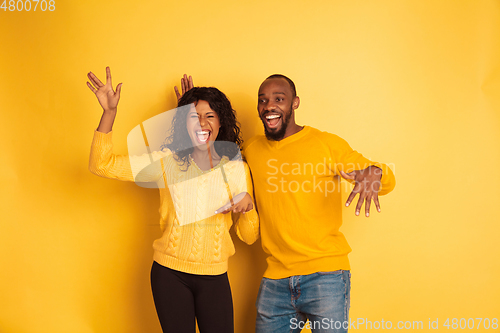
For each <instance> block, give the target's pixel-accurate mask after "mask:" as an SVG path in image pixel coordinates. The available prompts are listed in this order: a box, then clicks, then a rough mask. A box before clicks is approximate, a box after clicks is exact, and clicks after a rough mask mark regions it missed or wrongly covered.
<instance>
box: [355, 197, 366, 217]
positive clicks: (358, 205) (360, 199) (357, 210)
mask: <svg viewBox="0 0 500 333" xmlns="http://www.w3.org/2000/svg"><path fill="white" fill-rule="evenodd" d="M365 198H366V195H365V194H364V193H363V192H362V193H360V194H359V198H358V203H357V205H356V212H355V214H356V216H359V212H360V211H361V206H363V202H364V201H365Z"/></svg>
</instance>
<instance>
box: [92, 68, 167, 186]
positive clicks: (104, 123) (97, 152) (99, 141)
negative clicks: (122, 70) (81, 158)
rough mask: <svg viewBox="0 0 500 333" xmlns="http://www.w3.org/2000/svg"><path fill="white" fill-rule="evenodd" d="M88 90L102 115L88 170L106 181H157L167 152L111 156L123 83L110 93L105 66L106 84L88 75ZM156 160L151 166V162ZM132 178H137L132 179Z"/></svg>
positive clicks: (107, 72) (107, 71)
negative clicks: (106, 179) (107, 179)
mask: <svg viewBox="0 0 500 333" xmlns="http://www.w3.org/2000/svg"><path fill="white" fill-rule="evenodd" d="M87 77H88V78H89V80H90V82H87V86H88V87H89V89H90V90H91V91H92V92H93V93H94V94H95V95H96V97H97V100H98V101H99V104H100V105H101V107H102V109H103V114H102V117H101V121H100V122H99V126H98V127H97V130H96V131H95V133H94V139H93V140H92V147H91V151H90V160H89V169H90V171H91V172H92V173H94V174H96V175H98V176H101V177H106V178H112V179H119V180H125V181H136V182H156V181H157V180H158V179H160V177H161V174H162V170H161V163H160V161H159V160H160V159H161V158H163V157H164V156H167V155H168V154H169V151H161V152H153V153H152V154H151V156H150V155H149V154H144V155H141V156H124V155H115V154H113V142H112V132H111V130H112V128H113V123H114V121H115V117H116V113H117V106H118V101H119V100H120V92H121V86H122V84H121V83H120V84H118V86H117V87H116V91H113V87H112V84H111V71H110V69H109V67H106V84H103V83H102V82H101V81H100V80H99V79H98V78H97V76H95V75H94V74H93V73H92V72H90V73H88V74H87ZM152 160H153V161H155V163H152V162H151V161H152ZM134 175H135V176H136V178H135V179H134Z"/></svg>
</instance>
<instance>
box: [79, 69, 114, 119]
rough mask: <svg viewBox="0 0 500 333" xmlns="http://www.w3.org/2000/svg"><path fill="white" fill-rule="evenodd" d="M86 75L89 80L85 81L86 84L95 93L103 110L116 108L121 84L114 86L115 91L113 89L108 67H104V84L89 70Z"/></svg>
mask: <svg viewBox="0 0 500 333" xmlns="http://www.w3.org/2000/svg"><path fill="white" fill-rule="evenodd" d="M87 77H88V78H89V80H90V82H87V86H88V87H89V88H90V90H91V91H92V92H93V93H94V94H95V95H96V97H97V100H98V101H99V104H101V106H102V108H103V109H104V111H111V110H113V111H114V110H116V107H117V106H118V101H119V100H120V91H121V89H122V84H121V83H120V84H118V86H116V91H114V90H113V85H112V83H111V70H110V69H109V67H106V84H103V83H102V82H101V80H99V79H98V78H97V76H95V75H94V73H92V72H89V73H88V74H87Z"/></svg>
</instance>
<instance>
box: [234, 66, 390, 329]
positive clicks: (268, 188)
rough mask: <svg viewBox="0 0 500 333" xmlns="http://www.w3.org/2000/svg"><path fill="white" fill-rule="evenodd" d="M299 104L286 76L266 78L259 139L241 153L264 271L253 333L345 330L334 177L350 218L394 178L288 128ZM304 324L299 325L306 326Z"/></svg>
mask: <svg viewBox="0 0 500 333" xmlns="http://www.w3.org/2000/svg"><path fill="white" fill-rule="evenodd" d="M299 104H300V99H299V97H298V96H297V94H296V90H295V85H294V83H293V82H292V80H290V79H289V78H287V77H286V76H283V75H271V76H270V77H268V78H267V79H266V80H265V81H264V82H263V83H262V84H261V86H260V88H259V95H258V106H257V109H258V112H259V117H260V119H261V120H262V123H263V124H264V131H265V136H257V137H254V138H252V139H250V140H249V141H248V142H246V144H245V145H244V148H243V155H244V156H245V158H246V159H247V162H248V165H249V166H250V170H251V172H252V177H253V181H254V191H255V199H256V206H257V209H258V212H259V215H260V220H261V237H262V247H263V249H264V251H265V252H266V253H267V254H268V255H269V256H268V258H267V263H268V267H267V270H266V271H265V273H264V277H263V279H262V282H261V285H260V289H259V294H258V297H257V303H256V305H257V321H256V332H259V333H264V332H265V333H270V332H300V331H301V329H302V328H303V327H309V328H311V330H312V331H313V332H346V331H347V328H348V320H349V319H348V312H349V299H350V272H349V269H350V267H349V261H348V258H347V254H348V253H349V252H350V251H351V249H350V247H349V245H348V244H347V241H346V240H345V238H344V236H343V235H342V233H341V232H340V231H339V227H340V226H341V224H342V204H341V191H340V179H339V175H340V176H342V177H344V178H346V179H347V180H349V181H351V182H352V181H354V182H355V187H354V190H353V191H352V193H351V194H350V196H349V197H348V199H347V202H346V205H347V206H349V205H350V203H351V202H352V201H353V199H354V197H355V196H356V195H357V194H359V200H358V203H357V205H356V209H355V213H356V215H359V213H360V211H361V207H362V204H363V203H365V215H366V216H369V214H370V207H371V201H372V200H373V202H374V203H375V206H376V208H377V210H378V211H380V204H379V201H378V195H379V194H386V193H388V192H390V191H391V190H392V189H393V188H394V185H395V179H394V175H393V174H392V172H391V170H390V169H389V168H387V167H386V166H385V165H382V164H378V163H373V162H371V161H369V160H367V159H365V158H364V157H363V156H362V155H361V154H359V153H357V152H355V151H353V150H352V149H351V148H350V147H349V145H348V144H347V142H345V141H344V140H343V139H341V138H339V137H338V136H336V135H333V134H330V133H326V132H320V131H319V130H317V129H314V128H311V127H308V126H299V125H298V124H297V123H296V122H295V110H296V109H297V108H298V107H299ZM307 319H309V323H308V324H307V325H306V324H305V323H306V320H307Z"/></svg>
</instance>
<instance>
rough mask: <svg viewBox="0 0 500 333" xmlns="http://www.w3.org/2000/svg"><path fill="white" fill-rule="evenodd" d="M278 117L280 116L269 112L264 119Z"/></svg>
mask: <svg viewBox="0 0 500 333" xmlns="http://www.w3.org/2000/svg"><path fill="white" fill-rule="evenodd" d="M279 117H280V115H279V114H270V115H267V116H266V119H276V118H279Z"/></svg>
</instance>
